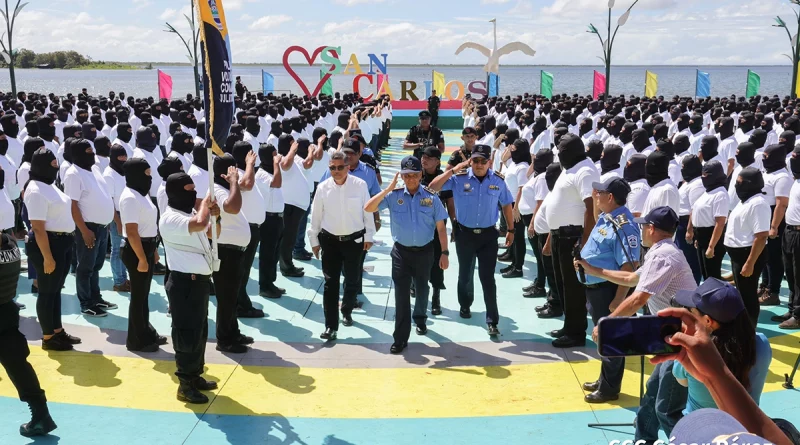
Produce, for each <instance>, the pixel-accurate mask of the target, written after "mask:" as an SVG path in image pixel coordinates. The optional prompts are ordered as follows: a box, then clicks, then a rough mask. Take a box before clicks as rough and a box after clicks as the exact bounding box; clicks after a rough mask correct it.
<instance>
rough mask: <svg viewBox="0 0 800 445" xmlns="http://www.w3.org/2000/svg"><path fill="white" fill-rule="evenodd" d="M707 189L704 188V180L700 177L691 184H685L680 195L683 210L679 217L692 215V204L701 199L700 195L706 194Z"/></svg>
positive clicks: (679, 192)
mask: <svg viewBox="0 0 800 445" xmlns="http://www.w3.org/2000/svg"><path fill="white" fill-rule="evenodd" d="M705 191H706V189H705V188H703V178H701V177H700V176H698V177H696V178H694V179H692V180H691V181H689V182H684V183H683V185H682V186H681V188H680V189H678V194H679V195H680V197H681V209H680V212H678V216H689V214H690V213H692V204H693V203H694V202H695V201H697V200H698V199H699V198H700V195H702V194H703V193H705Z"/></svg>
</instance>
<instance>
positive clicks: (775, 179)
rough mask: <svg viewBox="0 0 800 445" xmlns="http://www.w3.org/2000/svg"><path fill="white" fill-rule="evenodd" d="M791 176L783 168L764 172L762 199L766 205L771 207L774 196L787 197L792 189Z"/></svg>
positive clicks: (773, 203)
mask: <svg viewBox="0 0 800 445" xmlns="http://www.w3.org/2000/svg"><path fill="white" fill-rule="evenodd" d="M792 182H793V181H792V177H791V176H789V172H788V171H786V169H785V168H782V169H780V170H776V171H774V172H772V173H764V189H763V191H764V193H766V195H764V200H765V201H767V205H769V206H770V207H773V206H774V205H775V202H776V199H775V198H776V197H782V198H788V197H789V192H790V191H791V190H792Z"/></svg>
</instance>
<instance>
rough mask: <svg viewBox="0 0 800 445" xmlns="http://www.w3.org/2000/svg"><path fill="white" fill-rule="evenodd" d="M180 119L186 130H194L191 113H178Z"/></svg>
mask: <svg viewBox="0 0 800 445" xmlns="http://www.w3.org/2000/svg"><path fill="white" fill-rule="evenodd" d="M178 118H179V119H180V122H181V125H183V126H184V127H186V128H192V118H191V117H189V112H188V111H186V110H184V111H181V112H180V113H178Z"/></svg>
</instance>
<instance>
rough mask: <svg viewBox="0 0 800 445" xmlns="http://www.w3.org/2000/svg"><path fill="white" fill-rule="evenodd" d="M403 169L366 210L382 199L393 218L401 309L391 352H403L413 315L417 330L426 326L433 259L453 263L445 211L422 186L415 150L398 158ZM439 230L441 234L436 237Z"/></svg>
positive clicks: (396, 290)
mask: <svg viewBox="0 0 800 445" xmlns="http://www.w3.org/2000/svg"><path fill="white" fill-rule="evenodd" d="M400 168H401V170H400V172H399V173H397V174H395V175H394V179H393V180H392V183H391V184H389V187H387V188H386V190H384V191H382V192H380V193H378V194H377V195H375V196H374V197H372V199H370V200H369V202H368V203H367V205H366V206H365V207H364V211H366V212H375V211H377V210H378V207H379V205H380V204H381V203H382V202H383V203H386V205H387V206H388V207H389V213H390V215H391V218H392V226H391V227H392V239H394V248H393V249H392V280H393V281H394V300H395V307H396V308H397V314H396V315H395V319H394V334H393V337H394V344H392V347H391V349H390V352H391V353H392V354H399V353H401V352H402V351H403V349H405V348H406V346H407V345H408V336H409V335H410V334H411V319H412V318H413V319H414V323H415V324H416V325H417V334H419V335H425V334H426V333H427V332H428V328H427V327H426V326H425V321H426V320H427V319H428V316H427V311H428V280H429V279H430V276H431V267H432V266H433V261H437V263H438V264H439V266H440V267H441V268H442V269H447V266H448V265H449V260H448V255H449V254H450V252H449V251H448V250H447V231H446V229H445V224H444V222H445V221H446V220H447V211H446V210H445V209H444V205H442V201H441V200H440V199H439V196H438V195H437V194H436V192H434V191H433V190H431V189H429V188H427V187H424V186H420V181H421V180H422V163H421V162H420V160H419V159H417V158H415V157H413V156H406V157H405V158H404V159H403V161H402V162H401V163H400ZM401 175H402V177H403V182H405V186H404V187H397V178H398V177H400V176H401ZM434 231H435V232H438V234H439V236H438V240H436V239H434ZM437 242H438V243H439V246H440V247H441V249H442V254H441V255H440V257H439V258H436V259H434V255H433V251H434V243H437ZM412 281H413V283H414V285H415V286H416V292H417V298H416V301H415V302H414V314H413V316H412V315H411V284H412Z"/></svg>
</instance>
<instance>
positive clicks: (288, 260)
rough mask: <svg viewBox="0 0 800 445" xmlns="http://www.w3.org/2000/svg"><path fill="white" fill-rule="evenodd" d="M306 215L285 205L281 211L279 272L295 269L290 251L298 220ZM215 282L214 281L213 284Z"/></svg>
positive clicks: (297, 227) (295, 238)
mask: <svg viewBox="0 0 800 445" xmlns="http://www.w3.org/2000/svg"><path fill="white" fill-rule="evenodd" d="M305 213H306V211H305V210H304V209H301V208H300V207H295V206H293V205H289V204H286V207H285V208H284V210H283V236H282V237H281V241H280V265H281V271H284V272H286V271H290V270H292V269H294V268H295V265H294V262H293V261H292V251H293V250H294V243H295V241H296V240H297V232H298V231H299V230H300V220H301V219H302V218H303V215H304V214H305ZM216 281H217V280H216V279H214V282H216Z"/></svg>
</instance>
